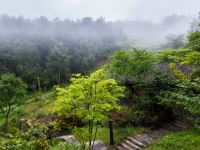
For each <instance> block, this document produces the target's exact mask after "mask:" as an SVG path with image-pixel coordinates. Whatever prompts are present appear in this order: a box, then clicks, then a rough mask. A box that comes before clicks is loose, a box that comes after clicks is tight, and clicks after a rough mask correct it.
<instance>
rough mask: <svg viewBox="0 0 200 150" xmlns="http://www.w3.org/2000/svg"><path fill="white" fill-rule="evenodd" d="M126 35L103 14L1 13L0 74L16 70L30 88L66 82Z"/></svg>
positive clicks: (100, 61)
mask: <svg viewBox="0 0 200 150" xmlns="http://www.w3.org/2000/svg"><path fill="white" fill-rule="evenodd" d="M123 40H125V36H124V35H123V33H122V32H121V31H120V29H118V28H116V27H114V26H112V23H111V22H106V21H105V20H104V19H103V18H99V19H97V20H95V21H94V20H93V19H92V18H89V17H86V18H83V19H82V20H79V21H76V22H74V21H71V20H64V21H60V20H59V19H54V20H52V21H49V20H48V19H47V18H45V17H40V18H38V19H35V20H28V19H24V18H23V17H18V18H15V17H9V16H7V15H3V16H1V17H0V74H3V73H8V72H9V73H14V74H16V75H17V76H19V77H20V78H22V79H23V80H24V81H25V82H26V83H27V84H28V87H29V90H46V89H48V88H50V87H52V86H53V85H58V84H65V83H66V82H67V81H68V80H69V78H70V74H74V73H82V74H87V73H88V72H90V71H91V70H92V69H94V68H95V67H97V66H99V65H101V64H103V63H105V61H106V58H107V56H109V55H110V54H111V53H113V52H114V51H116V50H118V49H120V48H121V47H122V44H121V41H123Z"/></svg>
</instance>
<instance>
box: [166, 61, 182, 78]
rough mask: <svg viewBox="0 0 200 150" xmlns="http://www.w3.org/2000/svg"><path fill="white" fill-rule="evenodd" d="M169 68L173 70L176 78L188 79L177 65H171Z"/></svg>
mask: <svg viewBox="0 0 200 150" xmlns="http://www.w3.org/2000/svg"><path fill="white" fill-rule="evenodd" d="M169 68H170V69H171V70H172V72H173V74H174V76H175V77H176V78H178V79H186V76H185V75H184V74H183V73H182V72H181V71H180V70H179V69H178V68H177V67H176V64H174V63H170V64H169Z"/></svg>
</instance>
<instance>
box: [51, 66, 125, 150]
mask: <svg viewBox="0 0 200 150" xmlns="http://www.w3.org/2000/svg"><path fill="white" fill-rule="evenodd" d="M71 82H72V83H71V85H70V86H69V87H68V88H67V89H64V88H58V89H57V90H58V97H57V101H56V107H55V111H56V112H57V113H58V114H60V115H64V116H68V117H69V116H77V117H80V118H82V119H83V120H84V121H86V122H87V123H88V135H89V136H88V140H89V146H90V148H91V149H93V144H94V141H95V138H96V134H97V131H98V122H101V121H103V120H107V119H108V118H109V113H110V112H111V111H113V110H118V109H119V108H120V106H119V105H118V104H117V101H118V100H119V97H122V96H123V90H124V88H123V87H122V86H118V85H117V83H116V81H115V80H114V79H109V78H108V77H107V75H106V74H105V72H104V70H103V69H100V70H97V71H96V72H94V73H92V74H91V75H90V76H80V75H76V76H75V77H74V78H72V79H71ZM95 125H96V129H94V128H95ZM92 141H93V143H92Z"/></svg>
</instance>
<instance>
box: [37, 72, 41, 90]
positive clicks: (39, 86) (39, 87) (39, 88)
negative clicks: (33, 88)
mask: <svg viewBox="0 0 200 150" xmlns="http://www.w3.org/2000/svg"><path fill="white" fill-rule="evenodd" d="M37 79H38V90H39V91H41V85H40V77H39V76H38V78H37Z"/></svg>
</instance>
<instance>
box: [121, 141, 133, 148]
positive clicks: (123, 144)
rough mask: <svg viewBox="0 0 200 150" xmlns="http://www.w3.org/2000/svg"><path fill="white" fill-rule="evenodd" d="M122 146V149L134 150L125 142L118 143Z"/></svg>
mask: <svg viewBox="0 0 200 150" xmlns="http://www.w3.org/2000/svg"><path fill="white" fill-rule="evenodd" d="M120 145H121V146H122V148H123V150H134V149H133V148H131V147H130V146H128V145H127V144H126V143H124V142H122V143H121V144H120Z"/></svg>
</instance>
